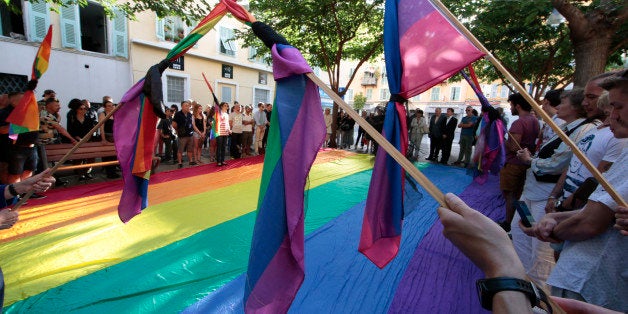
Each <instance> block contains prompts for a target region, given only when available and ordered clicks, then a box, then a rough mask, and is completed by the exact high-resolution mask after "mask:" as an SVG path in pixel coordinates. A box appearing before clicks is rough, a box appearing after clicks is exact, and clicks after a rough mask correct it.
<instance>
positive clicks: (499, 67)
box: [431, 0, 628, 207]
mask: <svg viewBox="0 0 628 314" xmlns="http://www.w3.org/2000/svg"><path fill="white" fill-rule="evenodd" d="M431 1H432V3H434V4H435V5H436V6H437V7H438V8H439V10H440V11H441V12H442V13H443V14H445V15H446V16H447V19H448V20H449V22H450V23H452V24H453V25H454V26H455V27H456V29H458V31H460V32H461V33H463V34H464V35H465V36H466V37H467V39H469V40H470V41H471V42H472V43H473V44H474V45H475V46H476V47H477V48H478V49H480V50H481V51H482V52H484V53H485V54H486V56H485V58H486V59H487V60H488V61H489V62H491V64H493V66H494V67H495V68H497V70H499V71H500V72H501V73H502V74H503V75H504V76H505V77H506V78H507V79H508V81H510V83H512V85H513V86H514V87H515V89H516V90H517V91H518V92H519V93H520V94H521V95H522V96H523V97H524V98H525V99H526V100H527V101H528V103H530V105H532V108H533V109H534V111H535V112H536V114H537V115H539V116H541V118H542V119H543V121H545V123H547V124H548V125H549V126H550V127H551V128H552V130H554V132H555V133H556V135H558V137H560V138H561V139H562V140H563V142H564V143H565V144H567V145H569V147H570V148H571V151H572V152H573V153H574V154H575V155H576V156H577V157H578V159H580V161H581V162H582V163H583V164H584V166H585V167H586V168H587V169H588V170H589V171H591V174H593V176H594V177H595V178H596V179H597V180H598V182H599V183H600V184H601V185H602V186H603V187H604V189H605V190H606V192H607V193H608V194H609V195H610V196H611V197H612V198H613V199H614V200H615V201H616V202H617V204H618V205H620V206H624V207H626V206H628V205H627V203H626V201H624V199H623V198H622V197H621V195H619V193H617V191H616V190H615V189H614V188H613V186H612V185H611V184H610V183H609V182H608V181H607V180H606V178H604V176H603V175H602V173H601V172H600V171H599V170H598V169H597V167H596V166H595V165H593V163H591V161H590V160H589V159H588V158H587V157H586V156H585V155H584V153H583V152H582V151H581V150H580V149H579V148H578V146H576V143H574V142H573V141H572V140H571V139H570V138H569V136H567V134H565V132H563V130H562V129H561V128H560V127H558V125H557V124H556V123H555V122H554V121H553V120H552V118H551V117H550V116H549V115H548V114H547V113H546V112H545V111H543V109H542V108H541V106H539V104H537V103H536V101H535V100H534V99H533V98H532V96H530V95H529V94H528V92H526V90H525V88H523V86H521V84H519V82H517V80H516V79H515V77H514V76H512V74H510V72H508V70H507V69H506V68H505V67H504V66H503V65H502V64H501V62H499V60H497V58H495V57H494V56H493V54H491V52H490V51H488V49H486V47H484V45H483V44H482V43H481V42H480V41H479V40H478V39H477V38H476V37H475V36H474V35H473V34H472V33H471V32H470V31H469V30H468V29H467V28H466V27H465V26H464V25H463V24H462V23H460V21H458V19H457V18H456V17H455V16H454V15H453V14H452V13H451V12H450V11H449V9H447V7H445V5H443V3H442V2H440V0H431Z"/></svg>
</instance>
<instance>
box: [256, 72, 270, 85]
mask: <svg viewBox="0 0 628 314" xmlns="http://www.w3.org/2000/svg"><path fill="white" fill-rule="evenodd" d="M257 83H258V84H262V85H266V84H268V74H267V73H264V72H259V73H258V75H257Z"/></svg>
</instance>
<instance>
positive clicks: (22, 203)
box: [11, 103, 124, 211]
mask: <svg viewBox="0 0 628 314" xmlns="http://www.w3.org/2000/svg"><path fill="white" fill-rule="evenodd" d="M123 105H124V103H121V104H118V105H117V106H116V107H115V108H113V110H111V112H110V113H108V114H107V115H106V116H105V118H104V119H102V121H98V123H97V124H96V125H95V126H94V127H93V128H92V129H91V130H89V132H88V133H87V135H85V136H83V138H82V139H81V140H80V141H78V142H77V143H76V144H75V145H74V147H72V149H70V150H69V151H68V152H67V153H65V155H63V157H61V160H59V162H57V163H56V164H55V165H54V166H53V167H52V168H50V175H51V176H52V175H53V174H54V173H55V172H56V171H57V169H59V167H61V165H63V163H65V162H66V161H68V159H70V156H72V154H74V152H75V151H76V150H77V149H79V147H81V145H83V144H84V143H85V142H87V141H89V139H90V138H91V137H92V134H94V132H96V130H98V129H99V128H100V127H101V126H102V125H103V124H104V123H105V122H106V121H107V120H109V118H111V116H113V114H114V113H115V112H116V111H118V109H120V108H121V107H122V106H123ZM33 193H34V191H33V190H30V191H28V192H27V193H26V195H24V197H22V198H21V199H20V200H19V201H18V202H17V204H15V206H13V208H12V209H11V210H15V211H17V210H19V209H20V207H22V205H24V203H26V201H28V199H29V198H30V197H31V196H32V195H33Z"/></svg>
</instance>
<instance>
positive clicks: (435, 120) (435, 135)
mask: <svg viewBox="0 0 628 314" xmlns="http://www.w3.org/2000/svg"><path fill="white" fill-rule="evenodd" d="M442 113H443V112H442V110H441V109H440V108H436V110H435V111H434V115H433V116H432V117H431V118H430V125H429V131H430V132H429V137H430V155H429V156H428V157H427V158H426V159H427V160H431V161H438V154H439V153H440V149H441V143H442V142H443V131H442V130H441V123H442V121H441V120H442V119H445V117H443V115H442Z"/></svg>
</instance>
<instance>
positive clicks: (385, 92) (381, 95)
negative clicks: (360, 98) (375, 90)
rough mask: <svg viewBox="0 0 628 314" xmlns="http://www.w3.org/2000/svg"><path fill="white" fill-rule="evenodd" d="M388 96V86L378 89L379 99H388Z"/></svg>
mask: <svg viewBox="0 0 628 314" xmlns="http://www.w3.org/2000/svg"><path fill="white" fill-rule="evenodd" d="M389 98H390V91H389V90H388V88H382V89H381V90H380V91H379V99H382V100H388V99H389Z"/></svg>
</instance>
